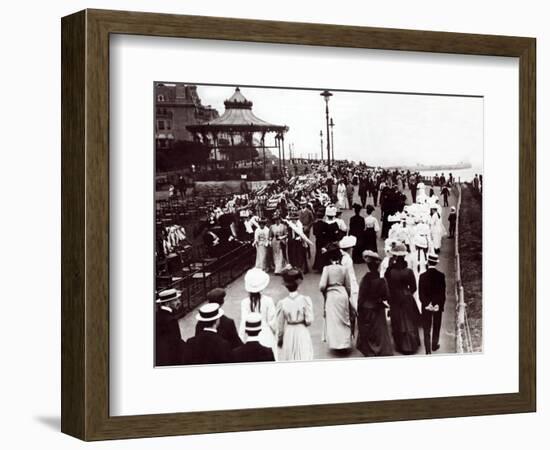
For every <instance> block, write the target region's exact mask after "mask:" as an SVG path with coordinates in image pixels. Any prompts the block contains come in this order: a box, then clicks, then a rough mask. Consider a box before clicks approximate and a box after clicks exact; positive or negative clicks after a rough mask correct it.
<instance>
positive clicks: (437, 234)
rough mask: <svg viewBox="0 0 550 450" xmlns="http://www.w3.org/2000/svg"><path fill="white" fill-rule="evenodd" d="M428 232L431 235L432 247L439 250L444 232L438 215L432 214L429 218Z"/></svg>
mask: <svg viewBox="0 0 550 450" xmlns="http://www.w3.org/2000/svg"><path fill="white" fill-rule="evenodd" d="M430 232H431V235H432V242H433V247H434V249H435V250H439V249H440V248H441V238H442V237H443V235H444V234H446V231H445V227H444V226H443V223H442V222H441V217H439V214H438V213H435V214H432V217H431V218H430Z"/></svg>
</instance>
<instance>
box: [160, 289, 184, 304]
mask: <svg viewBox="0 0 550 450" xmlns="http://www.w3.org/2000/svg"><path fill="white" fill-rule="evenodd" d="M180 297H181V291H178V290H176V289H165V290H164V291H160V292H159V296H158V298H157V300H156V302H157V303H167V302H171V301H173V300H177V299H178V298H180Z"/></svg>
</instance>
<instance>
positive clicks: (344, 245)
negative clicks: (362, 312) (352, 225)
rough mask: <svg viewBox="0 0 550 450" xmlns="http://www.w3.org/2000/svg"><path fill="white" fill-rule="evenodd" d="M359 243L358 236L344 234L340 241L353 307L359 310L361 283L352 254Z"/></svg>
mask: <svg viewBox="0 0 550 450" xmlns="http://www.w3.org/2000/svg"><path fill="white" fill-rule="evenodd" d="M356 244H357V238H356V237H355V236H344V237H343V238H342V240H341V241H340V242H339V244H338V245H339V246H340V250H342V262H341V264H342V266H343V267H344V269H346V270H347V271H348V276H349V284H350V299H349V301H350V303H351V306H353V309H354V310H355V311H357V297H358V295H359V283H358V282H357V277H356V276H355V269H354V267H353V258H352V257H351V255H350V252H351V251H352V249H353V247H355V245H356Z"/></svg>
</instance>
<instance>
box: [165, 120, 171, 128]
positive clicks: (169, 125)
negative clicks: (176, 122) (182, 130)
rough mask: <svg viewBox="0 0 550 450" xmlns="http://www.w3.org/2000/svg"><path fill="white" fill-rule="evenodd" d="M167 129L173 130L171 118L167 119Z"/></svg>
mask: <svg viewBox="0 0 550 450" xmlns="http://www.w3.org/2000/svg"><path fill="white" fill-rule="evenodd" d="M166 129H167V130H171V129H172V121H171V120H167V121H166Z"/></svg>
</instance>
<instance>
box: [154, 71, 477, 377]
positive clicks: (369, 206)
mask: <svg viewBox="0 0 550 450" xmlns="http://www.w3.org/2000/svg"><path fill="white" fill-rule="evenodd" d="M153 91H154V98H153V99H152V102H151V103H152V107H153V108H154V130H155V135H154V137H152V145H154V155H155V170H154V186H155V195H154V198H155V205H154V211H155V213H154V221H155V235H154V239H155V245H154V249H155V255H154V258H155V272H156V273H155V292H154V293H153V294H152V298H153V306H152V307H153V308H154V311H155V334H154V339H155V345H154V348H155V355H154V365H155V366H157V367H160V366H182V365H208V364H234V363H235V364H236V363H265V362H294V361H312V360H330V359H345V358H363V357H367V358H370V357H392V356H407V357H412V356H413V355H417V356H424V357H435V356H436V355H448V354H456V355H457V356H459V355H460V354H465V353H481V352H483V316H482V312H483V289H482V278H483V271H482V198H483V154H484V98H483V97H482V96H479V95H468V94H467V93H466V94H464V95H443V94H438V93H432V92H429V93H422V92H377V91H350V90H342V89H331V88H330V87H318V86H311V87H309V86H308V87H287V88H280V87H269V86H245V85H235V84H227V85H210V84H201V83H197V82H186V81H181V82H180V81H157V82H155V83H154V90H153Z"/></svg>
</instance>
